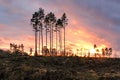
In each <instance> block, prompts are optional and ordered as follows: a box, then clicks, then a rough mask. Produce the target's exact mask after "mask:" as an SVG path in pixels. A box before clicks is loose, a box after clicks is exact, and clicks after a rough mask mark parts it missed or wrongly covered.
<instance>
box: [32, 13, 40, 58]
mask: <svg viewBox="0 0 120 80" xmlns="http://www.w3.org/2000/svg"><path fill="white" fill-rule="evenodd" d="M38 23H39V21H38V13H37V12H35V13H34V14H33V15H32V19H31V24H32V26H33V29H34V31H35V56H37V55H38V54H37V32H38V31H39V30H38Z"/></svg>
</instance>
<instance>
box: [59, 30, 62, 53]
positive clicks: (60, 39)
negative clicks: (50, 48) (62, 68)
mask: <svg viewBox="0 0 120 80" xmlns="http://www.w3.org/2000/svg"><path fill="white" fill-rule="evenodd" d="M59 45H60V54H61V49H62V38H61V29H60V32H59Z"/></svg>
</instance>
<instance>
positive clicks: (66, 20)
mask: <svg viewBox="0 0 120 80" xmlns="http://www.w3.org/2000/svg"><path fill="white" fill-rule="evenodd" d="M61 20H62V24H63V29H64V54H65V52H66V49H65V27H66V25H67V24H68V19H67V16H66V14H65V13H64V14H63V15H62V18H61Z"/></svg>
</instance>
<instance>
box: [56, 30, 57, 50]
mask: <svg viewBox="0 0 120 80" xmlns="http://www.w3.org/2000/svg"><path fill="white" fill-rule="evenodd" d="M56 51H57V30H56Z"/></svg>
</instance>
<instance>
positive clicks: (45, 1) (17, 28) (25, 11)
mask: <svg viewBox="0 0 120 80" xmlns="http://www.w3.org/2000/svg"><path fill="white" fill-rule="evenodd" d="M39 7H42V8H44V9H45V12H46V13H48V12H50V11H52V12H54V13H55V14H56V15H57V17H58V18H59V17H61V15H62V14H63V13H64V12H66V14H67V16H68V19H69V24H68V26H67V28H66V43H67V47H69V46H71V48H75V49H76V48H81V47H86V48H90V47H93V44H97V45H98V46H102V45H105V46H108V47H112V48H113V50H114V51H116V52H117V53H118V52H120V36H119V34H120V23H119V22H120V1H119V0H65V1H62V0H54V1H52V0H0V44H2V45H0V48H3V47H2V46H4V45H5V47H6V48H8V47H9V43H10V41H11V42H15V41H16V43H24V44H25V46H26V50H29V49H28V48H30V47H32V48H34V32H33V31H32V30H33V29H32V26H31V25H30V18H31V16H32V14H33V13H34V12H35V11H37V10H38V8H39ZM4 38H8V39H10V40H6V39H4ZM6 41H7V42H6ZM7 45H8V46H7ZM117 55H118V54H117Z"/></svg>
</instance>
